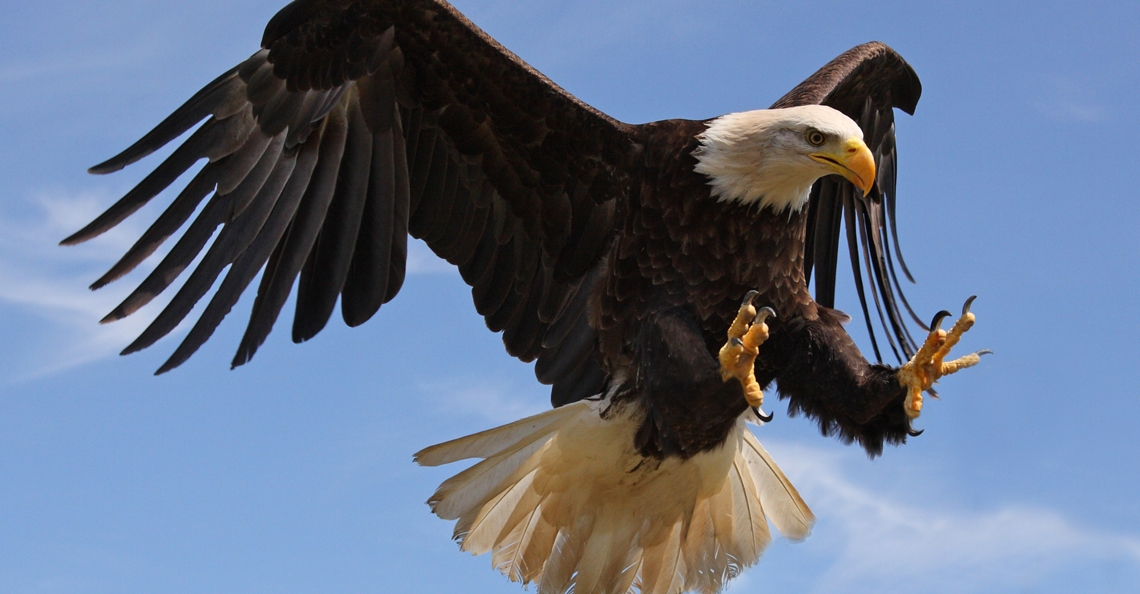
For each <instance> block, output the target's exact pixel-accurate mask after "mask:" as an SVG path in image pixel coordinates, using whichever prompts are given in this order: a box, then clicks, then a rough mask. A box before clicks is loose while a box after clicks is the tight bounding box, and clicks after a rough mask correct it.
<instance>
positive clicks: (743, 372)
mask: <svg viewBox="0 0 1140 594" xmlns="http://www.w3.org/2000/svg"><path fill="white" fill-rule="evenodd" d="M757 294H758V293H757V292H756V291H749V292H748V294H747V295H745V296H744V302H743V303H741V304H740V311H738V312H737V313H736V319H735V320H734V321H733V322H732V326H730V327H729V328H728V341H727V342H725V343H724V346H723V347H721V349H720V357H719V358H720V377H721V378H722V379H723V380H724V381H726V382H727V381H728V380H730V379H732V378H736V379H737V381H739V382H740V385H741V386H742V387H743V388H744V397H745V398H746V399H747V400H748V405H749V406H751V407H753V408H755V409H757V410H756V414H757V415H758V416H759V417H760V418H761V419H764V420H771V417H767V418H766V419H765V417H764V415H763V413H761V412H760V410H759V409H760V406H761V405H763V404H764V392H763V391H762V390H761V389H760V384H759V383H757V382H756V369H755V364H756V355H757V354H759V353H760V345H761V344H763V343H764V341H765V340H768V324H765V323H764V320H766V319H768V318H769V317H773V318H774V317H776V312H775V311H772V308H770V307H765V308H762V309H761V310H760V311H759V312H758V311H756V307H754V306H753V305H752V300H753V299H754V298H755V297H756V295H757Z"/></svg>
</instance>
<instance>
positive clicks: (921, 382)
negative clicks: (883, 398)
mask: <svg viewBox="0 0 1140 594" xmlns="http://www.w3.org/2000/svg"><path fill="white" fill-rule="evenodd" d="M974 299H975V298H974V297H970V298H969V299H967V300H966V304H965V305H964V306H962V317H960V318H958V321H957V322H955V323H954V327H953V328H951V329H950V331H949V332H947V331H945V330H942V329H941V328H939V326H940V325H941V324H942V320H944V319H946V318H947V317H948V316H949V315H950V312H948V311H941V312H939V313H938V315H936V316H934V321H933V322H931V324H930V328H931V330H930V334H929V335H927V337H926V341H925V342H924V343H923V344H922V348H920V349H918V352H917V353H915V354H914V357H911V360H910V361H908V362H907V363H906V364H905V365H903V366H902V367H900V368H899V382H900V383H901V384H902V385H904V386H906V387H907V396H906V401H905V402H904V403H903V408H904V410H905V411H906V414H907V417H909V418H910V419H916V418H918V415H919V414H920V413H921V412H922V393H923V392H925V391H927V390H929V389H930V387H931V386H932V385H933V384H934V382H936V381H938V379H939V378H941V377H943V376H946V375H950V374H952V373H957V372H959V371H961V370H963V369H966V368H967V367H973V366H975V365H977V364H978V362H979V361H980V360H981V356H982V355H987V354H989V353H990V352H991V351H978V352H976V353H972V354H969V355H966V356H965V357H961V358H958V359H955V360H953V361H948V362H947V361H944V360H945V358H946V355H949V354H950V349H952V348H953V347H954V345H956V344H958V341H959V340H961V338H962V335H963V334H965V333H966V332H967V331H968V330H969V329H970V328H972V327H973V326H974V319H975V318H974V314H972V313H970V305H972V304H973V303H974ZM912 434H913V433H912Z"/></svg>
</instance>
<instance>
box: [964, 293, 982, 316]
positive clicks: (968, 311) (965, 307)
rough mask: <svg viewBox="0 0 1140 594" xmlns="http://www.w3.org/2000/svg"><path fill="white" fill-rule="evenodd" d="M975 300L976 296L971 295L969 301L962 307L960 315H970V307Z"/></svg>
mask: <svg viewBox="0 0 1140 594" xmlns="http://www.w3.org/2000/svg"><path fill="white" fill-rule="evenodd" d="M977 298H978V296H977V295H973V296H971V297H970V298H969V299H967V300H966V304H965V305H963V306H962V315H966V314H968V313H970V306H971V305H973V304H974V300H975V299H977Z"/></svg>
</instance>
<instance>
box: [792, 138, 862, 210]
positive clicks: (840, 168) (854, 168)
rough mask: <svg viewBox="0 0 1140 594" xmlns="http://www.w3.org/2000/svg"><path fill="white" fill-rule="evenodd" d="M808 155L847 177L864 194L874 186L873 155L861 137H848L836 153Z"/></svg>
mask: <svg viewBox="0 0 1140 594" xmlns="http://www.w3.org/2000/svg"><path fill="white" fill-rule="evenodd" d="M808 156H810V157H811V158H812V159H814V160H815V161H816V162H818V163H823V164H824V165H826V166H827V167H828V168H829V169H831V170H832V171H834V172H835V173H838V174H839V175H842V176H843V177H845V178H847V180H848V181H850V182H851V183H853V184H855V187H857V188H859V189H860V190H862V191H863V195H864V196H866V195H867V194H870V193H871V188H873V187H874V186H875V156H874V155H872V154H871V149H869V148H867V145H866V144H865V143H864V142H863V141H862V140H861V139H858V138H854V137H852V138H848V139H847V142H845V143H843V149H842V150H841V151H840V152H838V153H834V152H818V153H812V154H810V155H808Z"/></svg>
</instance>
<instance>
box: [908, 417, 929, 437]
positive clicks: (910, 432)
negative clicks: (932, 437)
mask: <svg viewBox="0 0 1140 594" xmlns="http://www.w3.org/2000/svg"><path fill="white" fill-rule="evenodd" d="M925 432H926V429H918V430H915V428H914V427H912V426H911V424H910V419H909V418H908V419H907V420H906V434H907V435H909V436H911V437H918V436H919V435H922V434H923V433H925Z"/></svg>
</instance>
